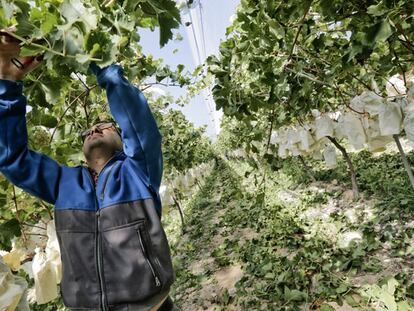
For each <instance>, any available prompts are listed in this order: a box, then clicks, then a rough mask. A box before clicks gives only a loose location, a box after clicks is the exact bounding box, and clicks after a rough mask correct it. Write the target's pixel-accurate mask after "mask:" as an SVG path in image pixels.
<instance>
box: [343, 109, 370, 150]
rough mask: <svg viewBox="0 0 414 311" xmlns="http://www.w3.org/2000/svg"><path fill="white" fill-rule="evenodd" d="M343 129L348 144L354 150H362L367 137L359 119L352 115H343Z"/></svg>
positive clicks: (349, 113) (348, 113)
mask: <svg viewBox="0 0 414 311" xmlns="http://www.w3.org/2000/svg"><path fill="white" fill-rule="evenodd" d="M343 129H344V131H345V133H346V136H347V137H348V141H349V143H350V144H351V145H352V147H353V148H354V149H355V150H361V149H362V148H364V144H365V143H366V142H367V137H366V134H365V131H364V128H363V126H362V122H361V119H360V118H358V117H357V116H356V115H355V114H354V113H351V112H347V113H345V114H344V118H343Z"/></svg>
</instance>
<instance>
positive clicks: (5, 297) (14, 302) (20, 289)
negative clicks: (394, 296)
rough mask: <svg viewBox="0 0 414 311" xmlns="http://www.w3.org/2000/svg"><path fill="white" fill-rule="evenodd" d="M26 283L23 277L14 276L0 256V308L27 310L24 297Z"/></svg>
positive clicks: (3, 310)
mask: <svg viewBox="0 0 414 311" xmlns="http://www.w3.org/2000/svg"><path fill="white" fill-rule="evenodd" d="M26 289H27V283H26V281H25V280H24V279H23V278H20V277H16V276H14V275H13V274H12V273H11V270H10V268H9V267H8V266H7V265H6V264H5V263H4V262H3V259H2V257H1V256H0V310H1V311H14V310H16V311H17V310H18V309H17V306H19V311H20V310H22V311H26V310H29V306H28V303H27V301H26V299H25V291H26Z"/></svg>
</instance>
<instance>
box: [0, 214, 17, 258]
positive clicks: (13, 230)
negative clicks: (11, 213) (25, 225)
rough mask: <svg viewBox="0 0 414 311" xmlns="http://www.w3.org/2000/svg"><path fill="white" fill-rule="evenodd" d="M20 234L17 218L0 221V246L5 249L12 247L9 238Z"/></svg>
mask: <svg viewBox="0 0 414 311" xmlns="http://www.w3.org/2000/svg"><path fill="white" fill-rule="evenodd" d="M20 235H21V230H20V223H19V221H18V220H17V219H10V220H7V221H4V222H2V223H0V247H1V249H4V250H6V251H10V249H11V248H12V245H11V240H12V238H13V237H19V236H20Z"/></svg>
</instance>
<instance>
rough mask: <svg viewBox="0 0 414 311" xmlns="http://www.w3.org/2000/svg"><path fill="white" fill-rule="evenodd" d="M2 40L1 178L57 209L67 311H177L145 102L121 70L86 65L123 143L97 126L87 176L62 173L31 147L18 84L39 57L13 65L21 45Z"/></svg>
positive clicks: (155, 134)
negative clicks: (171, 294)
mask: <svg viewBox="0 0 414 311" xmlns="http://www.w3.org/2000/svg"><path fill="white" fill-rule="evenodd" d="M0 39H1V41H0V42H1V43H0V171H1V172H2V173H3V174H4V175H5V176H6V177H7V178H8V179H9V180H10V181H11V182H12V183H14V184H16V185H17V186H19V187H20V188H22V189H24V190H25V191H27V192H29V193H31V194H33V195H35V196H37V197H39V198H41V199H43V200H45V201H46V202H49V203H51V204H54V205H55V209H54V215H55V223H56V231H57V235H58V240H59V244H60V249H61V258H62V270H63V276H62V281H61V293H62V298H63V301H64V303H65V305H66V306H67V307H68V308H69V309H73V310H99V311H113V310H114V311H115V310H116V311H123V310H125V311H126V310H129V311H138V310H139V311H141V310H158V309H159V310H173V308H174V306H173V305H172V303H171V301H170V300H169V299H167V297H168V293H169V290H170V286H171V284H172V283H173V279H174V272H173V268H172V264H171V257H170V252H169V247H168V243H167V239H166V237H165V233H164V231H163V229H162V226H161V222H160V215H161V202H160V197H159V193H158V189H159V186H160V182H161V175H162V153H161V136H160V133H159V131H158V128H157V125H156V123H155V120H154V118H153V116H152V114H151V111H150V109H149V107H148V104H147V102H146V100H145V98H144V96H143V94H142V93H141V92H140V91H139V90H138V89H137V88H135V87H133V86H132V85H131V84H130V83H129V82H128V81H127V80H126V79H125V78H124V77H123V75H122V69H121V68H120V67H119V66H117V65H112V66H109V67H106V68H103V69H101V68H99V67H98V66H96V65H94V66H92V71H93V72H94V73H95V74H96V75H97V81H98V83H99V85H100V86H101V87H103V88H105V90H106V92H107V97H108V101H109V106H110V109H111V112H112V114H113V116H114V118H115V120H116V121H117V123H118V124H119V126H120V128H121V130H122V140H121V137H120V136H119V134H118V132H117V130H116V128H115V127H114V126H113V125H112V124H108V123H104V124H97V125H95V126H93V127H92V128H91V129H90V130H88V131H86V132H84V133H83V134H84V145H83V151H84V153H85V158H86V160H87V164H88V167H83V166H77V167H67V166H64V165H59V164H58V163H56V162H55V161H53V160H52V159H50V158H49V157H47V156H46V155H43V154H39V153H37V152H34V151H31V150H29V149H28V146H27V129H26V119H25V112H26V98H25V97H24V96H23V95H22V88H23V84H22V82H21V81H20V80H22V79H23V77H24V76H25V74H27V73H29V72H31V71H32V70H34V69H35V68H36V67H38V66H39V65H40V63H41V58H33V57H19V52H20V48H19V42H18V41H16V40H14V39H13V38H12V36H9V35H8V34H7V33H6V32H1V33H0ZM160 306H161V308H159V307H160Z"/></svg>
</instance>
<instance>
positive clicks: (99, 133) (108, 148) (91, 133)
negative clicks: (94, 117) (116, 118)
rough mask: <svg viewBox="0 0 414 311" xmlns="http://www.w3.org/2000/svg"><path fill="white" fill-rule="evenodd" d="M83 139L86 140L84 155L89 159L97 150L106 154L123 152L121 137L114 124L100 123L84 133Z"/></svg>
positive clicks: (84, 142)
mask: <svg viewBox="0 0 414 311" xmlns="http://www.w3.org/2000/svg"><path fill="white" fill-rule="evenodd" d="M82 138H83V140H84V141H83V153H84V154H85V157H86V158H87V159H88V158H89V157H88V156H89V155H90V154H91V153H92V151H93V150H94V149H96V148H99V149H101V150H103V151H105V153H107V152H110V153H111V152H112V153H115V152H116V151H118V150H122V140H121V137H120V136H119V134H118V132H117V130H116V128H115V126H114V125H113V124H112V123H98V124H96V125H94V126H92V127H91V128H90V129H89V130H87V131H85V132H83V133H82Z"/></svg>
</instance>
